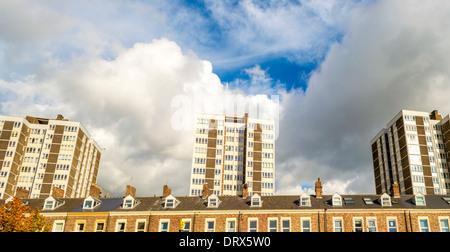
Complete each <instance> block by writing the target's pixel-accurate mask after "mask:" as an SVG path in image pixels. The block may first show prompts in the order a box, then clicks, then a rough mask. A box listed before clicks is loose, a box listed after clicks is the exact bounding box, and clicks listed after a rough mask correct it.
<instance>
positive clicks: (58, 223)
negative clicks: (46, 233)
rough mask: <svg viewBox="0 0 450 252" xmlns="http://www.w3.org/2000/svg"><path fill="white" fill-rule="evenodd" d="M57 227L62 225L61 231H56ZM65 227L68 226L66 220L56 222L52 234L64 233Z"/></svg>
mask: <svg viewBox="0 0 450 252" xmlns="http://www.w3.org/2000/svg"><path fill="white" fill-rule="evenodd" d="M57 225H62V226H61V230H57V229H56V227H57ZM65 225H66V222H65V221H64V220H55V221H54V222H53V228H52V232H64V227H65Z"/></svg>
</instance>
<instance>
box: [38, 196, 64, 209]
mask: <svg viewBox="0 0 450 252" xmlns="http://www.w3.org/2000/svg"><path fill="white" fill-rule="evenodd" d="M63 204H64V201H60V200H57V199H55V198H53V196H50V197H48V198H47V199H45V201H44V207H43V210H54V209H56V208H58V207H60V206H62V205H63Z"/></svg>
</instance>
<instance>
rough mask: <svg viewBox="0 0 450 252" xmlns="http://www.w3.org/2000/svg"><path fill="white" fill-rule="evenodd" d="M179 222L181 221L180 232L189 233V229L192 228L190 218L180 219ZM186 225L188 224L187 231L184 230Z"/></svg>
mask: <svg viewBox="0 0 450 252" xmlns="http://www.w3.org/2000/svg"><path fill="white" fill-rule="evenodd" d="M181 221H183V226H181V223H180V230H181V232H191V227H192V225H191V222H192V221H191V219H190V218H189V219H181ZM186 223H189V229H186Z"/></svg>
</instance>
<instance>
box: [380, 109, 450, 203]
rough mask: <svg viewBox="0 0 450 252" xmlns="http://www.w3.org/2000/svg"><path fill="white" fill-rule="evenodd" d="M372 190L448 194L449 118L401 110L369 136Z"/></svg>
mask: <svg viewBox="0 0 450 252" xmlns="http://www.w3.org/2000/svg"><path fill="white" fill-rule="evenodd" d="M371 145H372V156H373V167H374V172H375V186H376V192H377V193H379V194H381V193H385V192H386V193H391V191H392V185H393V184H394V183H397V184H399V185H400V192H401V193H402V194H418V193H421V194H424V195H425V194H428V195H433V194H450V178H449V167H450V163H449V162H450V159H449V155H450V120H449V116H448V115H447V116H446V117H445V118H442V115H441V114H439V113H438V111H436V110H434V111H433V112H431V113H428V112H421V111H411V110H402V111H400V112H399V113H398V114H397V115H396V116H395V117H394V118H393V119H392V120H391V121H390V122H389V123H388V124H387V128H385V129H382V130H381V131H380V132H379V133H378V134H377V135H376V136H375V137H374V138H373V139H372V140H371Z"/></svg>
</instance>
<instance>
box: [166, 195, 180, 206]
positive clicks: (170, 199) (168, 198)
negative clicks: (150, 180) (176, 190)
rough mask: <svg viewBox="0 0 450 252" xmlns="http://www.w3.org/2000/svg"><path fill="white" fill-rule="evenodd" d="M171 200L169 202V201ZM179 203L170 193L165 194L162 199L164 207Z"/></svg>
mask: <svg viewBox="0 0 450 252" xmlns="http://www.w3.org/2000/svg"><path fill="white" fill-rule="evenodd" d="M170 201H171V202H172V203H170V204H169V202H170ZM179 203H180V201H179V200H177V199H176V198H175V197H174V196H173V195H172V194H171V195H169V196H167V197H166V199H165V201H164V208H176V207H177V206H178V204H179Z"/></svg>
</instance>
